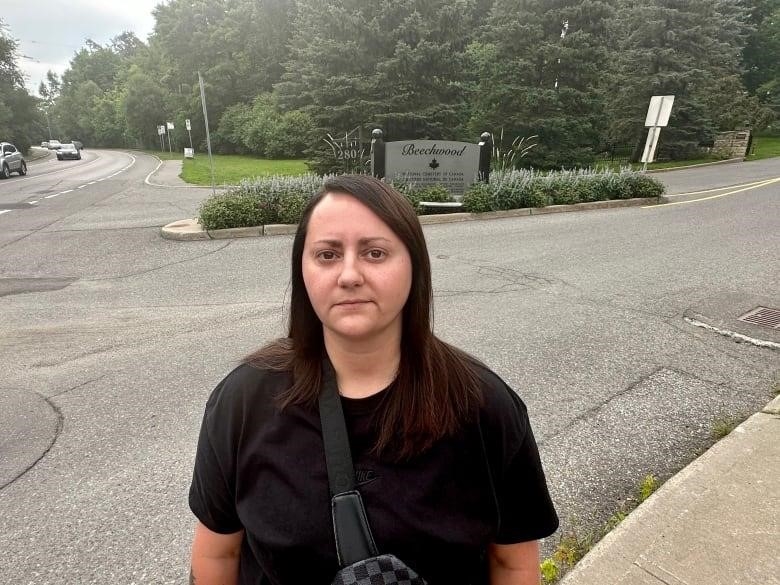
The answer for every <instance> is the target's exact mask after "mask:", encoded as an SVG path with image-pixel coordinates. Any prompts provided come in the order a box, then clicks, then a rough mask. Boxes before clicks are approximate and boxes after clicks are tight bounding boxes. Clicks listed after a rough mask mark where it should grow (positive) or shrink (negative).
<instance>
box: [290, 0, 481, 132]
mask: <svg viewBox="0 0 780 585" xmlns="http://www.w3.org/2000/svg"><path fill="white" fill-rule="evenodd" d="M473 11H474V4H473V2H472V1H471V0H455V1H454V2H453V1H445V0H427V1H426V0H399V1H397V2H386V1H384V0H370V1H365V0H361V1H358V0H338V1H332V0H310V1H308V2H305V3H301V5H300V6H299V11H298V18H297V20H296V23H295V27H294V28H295V30H294V34H293V37H292V39H291V41H290V60H289V61H288V62H287V63H286V65H285V70H286V72H285V74H284V77H283V82H282V83H280V84H279V85H277V86H276V93H277V95H278V96H279V102H280V105H281V107H282V109H285V110H293V109H300V110H302V111H304V112H305V113H307V114H308V115H310V116H311V117H312V119H313V121H314V123H315V126H316V127H317V136H316V137H313V138H314V141H315V142H318V141H319V140H320V139H322V138H324V136H325V134H326V133H328V132H329V133H331V134H335V135H340V134H343V133H344V132H347V131H351V130H352V129H353V128H355V127H356V126H371V125H373V126H378V127H382V128H383V129H384V131H385V135H386V138H388V139H402V138H444V139H446V138H456V137H462V136H463V135H464V129H463V127H464V117H465V112H466V104H465V95H464V92H463V87H462V84H461V79H462V68H463V66H464V60H463V52H464V50H465V47H466V44H467V43H468V40H469V38H470V35H471V34H472V33H473V30H472V29H473V27H472V23H473Z"/></svg>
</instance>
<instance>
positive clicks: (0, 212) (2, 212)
mask: <svg viewBox="0 0 780 585" xmlns="http://www.w3.org/2000/svg"><path fill="white" fill-rule="evenodd" d="M9 211H13V209H0V215H3V214H4V213H8V212H9Z"/></svg>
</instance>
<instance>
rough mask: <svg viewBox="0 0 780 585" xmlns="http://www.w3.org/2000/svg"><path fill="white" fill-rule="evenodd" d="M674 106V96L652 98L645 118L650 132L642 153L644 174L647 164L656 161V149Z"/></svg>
mask: <svg viewBox="0 0 780 585" xmlns="http://www.w3.org/2000/svg"><path fill="white" fill-rule="evenodd" d="M673 104H674V96H673V95H654V96H653V97H652V98H650V106H649V107H648V108H647V116H646V117H645V127H646V128H649V130H648V131H647V141H646V142H645V150H644V152H643V153H642V160H641V162H642V163H643V166H642V172H645V171H647V163H651V162H653V161H654V160H655V149H656V148H657V147H658V138H659V137H660V136H661V128H663V127H665V126H668V125H669V116H671V114H672V105H673Z"/></svg>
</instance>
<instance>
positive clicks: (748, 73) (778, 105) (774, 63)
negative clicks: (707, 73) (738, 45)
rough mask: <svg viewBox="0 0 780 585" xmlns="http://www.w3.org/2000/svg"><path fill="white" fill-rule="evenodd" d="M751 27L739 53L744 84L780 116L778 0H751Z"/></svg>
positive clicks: (779, 24)
mask: <svg viewBox="0 0 780 585" xmlns="http://www.w3.org/2000/svg"><path fill="white" fill-rule="evenodd" d="M751 4H752V5H753V6H752V7H753V10H752V11H751V13H750V21H751V23H752V24H753V25H754V26H755V30H754V31H753V33H752V34H751V35H750V36H749V37H748V40H747V43H746V45H745V50H744V51H743V53H742V58H743V64H744V74H743V76H742V79H743V80H744V82H745V87H746V88H747V90H748V91H749V92H750V93H751V94H752V95H755V96H756V97H757V98H758V100H759V101H761V102H762V103H765V104H768V105H770V106H772V107H773V108H774V109H775V112H776V113H777V114H778V115H780V0H754V1H753V2H752V3H751Z"/></svg>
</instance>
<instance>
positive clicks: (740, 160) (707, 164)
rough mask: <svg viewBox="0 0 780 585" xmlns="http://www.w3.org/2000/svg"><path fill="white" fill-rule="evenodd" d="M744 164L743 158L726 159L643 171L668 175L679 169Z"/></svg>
mask: <svg viewBox="0 0 780 585" xmlns="http://www.w3.org/2000/svg"><path fill="white" fill-rule="evenodd" d="M738 162H745V159H744V158H728V159H726V160H716V161H714V162H708V163H699V164H696V165H684V166H681V167H669V168H668V169H648V170H647V171H645V172H646V173H647V174H650V173H668V172H669V171H679V170H680V169H695V168H697V167H714V166H715V165H728V164H732V163H738Z"/></svg>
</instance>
